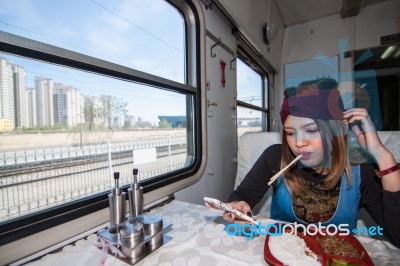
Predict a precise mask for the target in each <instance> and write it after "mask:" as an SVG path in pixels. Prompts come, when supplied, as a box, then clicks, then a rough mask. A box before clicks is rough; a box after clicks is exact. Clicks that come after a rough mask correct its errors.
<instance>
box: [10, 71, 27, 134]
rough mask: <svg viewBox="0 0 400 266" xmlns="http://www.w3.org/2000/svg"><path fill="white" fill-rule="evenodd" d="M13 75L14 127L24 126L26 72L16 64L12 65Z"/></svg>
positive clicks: (25, 120) (25, 117) (25, 118)
mask: <svg viewBox="0 0 400 266" xmlns="http://www.w3.org/2000/svg"><path fill="white" fill-rule="evenodd" d="M13 77H14V112H15V128H19V129H21V128H24V127H27V126H28V113H27V111H28V110H27V109H28V108H27V102H26V90H25V88H26V83H25V79H26V72H25V69H24V68H23V67H21V66H18V65H13Z"/></svg>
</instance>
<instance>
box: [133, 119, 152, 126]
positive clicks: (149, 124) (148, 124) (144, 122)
mask: <svg viewBox="0 0 400 266" xmlns="http://www.w3.org/2000/svg"><path fill="white" fill-rule="evenodd" d="M135 127H137V128H151V127H152V126H151V123H150V122H147V121H143V119H142V118H141V117H138V120H137V122H136V124H135Z"/></svg>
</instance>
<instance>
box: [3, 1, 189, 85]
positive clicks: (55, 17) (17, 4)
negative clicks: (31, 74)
mask: <svg viewBox="0 0 400 266" xmlns="http://www.w3.org/2000/svg"><path fill="white" fill-rule="evenodd" d="M0 3H1V10H0V17H1V20H0V30H1V31H4V32H9V33H12V34H15V35H19V36H23V37H26V38H29V39H31V40H36V41H40V42H43V43H47V44H51V45H54V46H57V47H61V48H65V49H67V50H70V51H74V52H79V53H82V54H85V55H89V56H92V57H95V58H100V59H103V60H106V61H109V62H113V63H116V64H119V65H123V66H127V67H129V68H134V69H137V70H140V71H144V72H147V73H150V74H153V75H157V76H161V77H164V78H168V79H171V80H174V81H177V82H181V83H183V82H184V66H185V64H184V63H185V62H184V59H185V47H184V23H183V21H182V16H181V14H180V13H179V12H177V10H176V9H175V8H174V7H173V6H172V5H171V4H169V3H168V2H166V1H162V0H158V1H140V0H134V1H117V2H116V1H107V0H88V1H79V0H75V1H61V2H60V1H51V0H38V1H33V2H26V1H23V0H16V1H7V0H0ZM60 11H62V12H60ZM165 25H168V27H165Z"/></svg>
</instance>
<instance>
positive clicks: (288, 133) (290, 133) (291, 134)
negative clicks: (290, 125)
mask: <svg viewBox="0 0 400 266" xmlns="http://www.w3.org/2000/svg"><path fill="white" fill-rule="evenodd" d="M285 134H286V136H293V134H294V133H293V132H286V133H285Z"/></svg>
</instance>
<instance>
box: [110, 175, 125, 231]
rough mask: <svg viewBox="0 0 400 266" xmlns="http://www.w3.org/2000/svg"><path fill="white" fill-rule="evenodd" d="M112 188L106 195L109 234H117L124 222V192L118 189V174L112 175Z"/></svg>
mask: <svg viewBox="0 0 400 266" xmlns="http://www.w3.org/2000/svg"><path fill="white" fill-rule="evenodd" d="M114 182H115V185H114V188H112V189H111V193H110V194H108V203H109V205H110V227H111V230H110V233H113V234H115V233H118V229H119V228H120V227H121V226H122V225H123V223H124V220H125V192H123V191H122V189H121V188H120V187H119V172H115V173H114Z"/></svg>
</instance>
